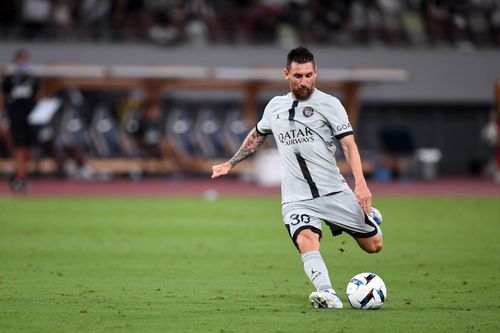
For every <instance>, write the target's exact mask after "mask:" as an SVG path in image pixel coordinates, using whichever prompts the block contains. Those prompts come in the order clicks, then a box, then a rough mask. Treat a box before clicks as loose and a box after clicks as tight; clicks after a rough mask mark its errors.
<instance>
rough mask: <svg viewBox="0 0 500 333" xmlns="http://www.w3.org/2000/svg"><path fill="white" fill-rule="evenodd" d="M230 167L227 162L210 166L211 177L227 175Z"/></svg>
mask: <svg viewBox="0 0 500 333" xmlns="http://www.w3.org/2000/svg"><path fill="white" fill-rule="evenodd" d="M231 169H232V166H231V164H230V163H229V162H225V163H222V164H217V165H214V166H213V167H212V179H213V178H217V177H220V176H224V175H227V174H228V173H229V171H230V170H231Z"/></svg>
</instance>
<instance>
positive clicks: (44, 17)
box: [22, 0, 52, 39]
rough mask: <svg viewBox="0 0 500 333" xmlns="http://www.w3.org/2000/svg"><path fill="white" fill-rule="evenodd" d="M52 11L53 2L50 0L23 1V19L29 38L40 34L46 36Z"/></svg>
mask: <svg viewBox="0 0 500 333" xmlns="http://www.w3.org/2000/svg"><path fill="white" fill-rule="evenodd" d="M51 11H52V3H51V1H50V0H24V1H23V8H22V19H23V23H24V27H25V36H26V37H27V38H29V39H33V38H34V37H36V36H40V35H41V36H42V37H44V35H45V33H46V27H47V24H48V23H49V20H50V13H51Z"/></svg>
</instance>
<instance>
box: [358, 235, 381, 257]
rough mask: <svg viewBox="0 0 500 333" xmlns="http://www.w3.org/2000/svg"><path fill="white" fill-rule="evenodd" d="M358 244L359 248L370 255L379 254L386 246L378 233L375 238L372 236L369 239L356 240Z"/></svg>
mask: <svg viewBox="0 0 500 333" xmlns="http://www.w3.org/2000/svg"><path fill="white" fill-rule="evenodd" d="M354 239H356V242H357V243H358V245H359V247H361V248H362V249H363V250H365V251H366V252H368V253H377V252H380V251H381V250H382V247H383V246H384V241H383V240H382V235H381V234H380V233H377V234H376V235H375V236H371V237H368V238H360V237H357V238H354Z"/></svg>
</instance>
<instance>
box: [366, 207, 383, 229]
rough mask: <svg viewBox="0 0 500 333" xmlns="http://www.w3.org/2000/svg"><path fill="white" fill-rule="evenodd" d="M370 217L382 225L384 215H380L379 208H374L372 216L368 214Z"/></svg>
mask: <svg viewBox="0 0 500 333" xmlns="http://www.w3.org/2000/svg"><path fill="white" fill-rule="evenodd" d="M368 217H370V218H371V219H372V220H373V221H374V222H375V223H377V224H378V225H380V224H382V213H380V211H379V210H378V209H377V208H375V207H372V210H371V212H370V214H368Z"/></svg>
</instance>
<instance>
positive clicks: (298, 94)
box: [292, 86, 314, 101]
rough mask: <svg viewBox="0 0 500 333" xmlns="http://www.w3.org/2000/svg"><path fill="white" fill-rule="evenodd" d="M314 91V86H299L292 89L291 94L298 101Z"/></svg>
mask: <svg viewBox="0 0 500 333" xmlns="http://www.w3.org/2000/svg"><path fill="white" fill-rule="evenodd" d="M313 91H314V86H311V87H299V88H296V89H293V91H292V92H293V95H294V96H295V98H296V99H298V100H299V101H303V100H305V99H308V98H309V96H311V95H312V93H313Z"/></svg>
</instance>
